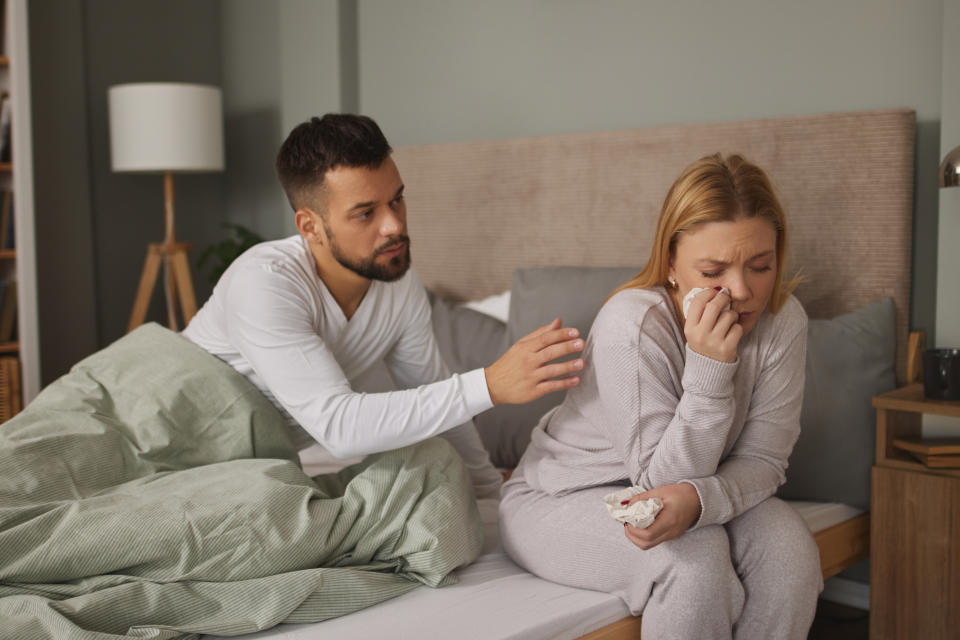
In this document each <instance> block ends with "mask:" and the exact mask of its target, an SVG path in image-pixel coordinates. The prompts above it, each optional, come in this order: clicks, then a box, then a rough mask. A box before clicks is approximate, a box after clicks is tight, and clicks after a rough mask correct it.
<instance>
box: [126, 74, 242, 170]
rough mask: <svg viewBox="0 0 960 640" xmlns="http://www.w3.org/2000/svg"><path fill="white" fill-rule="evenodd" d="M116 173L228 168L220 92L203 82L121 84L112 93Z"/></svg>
mask: <svg viewBox="0 0 960 640" xmlns="http://www.w3.org/2000/svg"><path fill="white" fill-rule="evenodd" d="M107 97H108V102H109V109H110V158H111V164H112V166H113V170H114V171H154V172H155V171H221V170H223V115H222V113H223V111H222V106H221V104H222V99H221V94H220V89H219V88H217V87H212V86H209V85H202V84H184V83H174V82H150V83H135V84H119V85H115V86H113V87H110V89H109V90H108V91H107Z"/></svg>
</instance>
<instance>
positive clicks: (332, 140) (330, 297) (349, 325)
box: [183, 114, 583, 496]
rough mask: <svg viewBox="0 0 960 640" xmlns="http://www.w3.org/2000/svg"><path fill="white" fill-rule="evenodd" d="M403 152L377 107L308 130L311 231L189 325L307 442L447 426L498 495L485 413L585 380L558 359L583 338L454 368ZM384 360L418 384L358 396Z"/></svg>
mask: <svg viewBox="0 0 960 640" xmlns="http://www.w3.org/2000/svg"><path fill="white" fill-rule="evenodd" d="M391 152H392V149H391V148H390V145H389V144H388V143H387V140H386V138H384V136H383V133H382V132H381V131H380V128H379V127H378V126H377V124H376V123H375V122H374V121H373V120H371V119H370V118H367V117H364V116H355V115H337V114H327V115H326V116H324V117H323V118H313V119H311V120H310V121H309V122H305V123H303V124H301V125H299V126H297V127H296V128H295V129H294V130H293V131H292V132H291V133H290V135H289V136H288V137H287V140H286V141H285V142H284V143H283V146H282V147H281V149H280V152H279V154H278V156H277V174H278V177H279V179H280V182H281V184H282V185H283V188H284V190H285V191H286V194H287V199H288V200H289V202H290V205H291V207H292V208H293V211H294V220H295V222H296V225H297V230H298V231H299V235H295V236H292V237H290V238H286V239H283V240H277V241H272V242H265V243H262V244H260V245H257V246H256V247H254V248H252V249H251V250H249V251H247V252H246V253H245V254H243V255H242V256H241V257H239V258H238V259H237V260H236V261H235V262H234V263H233V264H232V265H231V266H230V268H229V269H227V271H226V272H225V273H224V274H223V276H222V277H221V279H220V281H219V283H218V284H217V286H216V288H215V289H214V291H213V295H212V296H211V297H210V299H209V300H208V301H207V303H206V304H205V305H204V306H203V308H202V309H201V310H200V312H199V313H198V314H197V315H196V317H194V318H193V320H192V321H191V323H190V324H189V326H188V327H187V328H186V329H185V330H184V332H183V334H184V336H186V337H187V338H189V339H190V340H192V341H193V342H195V343H197V344H198V345H200V346H201V347H203V348H205V349H206V350H207V351H209V352H210V353H212V354H214V355H216V356H218V357H219V358H221V359H222V360H224V361H226V362H227V363H229V364H230V365H231V366H233V367H234V368H235V369H236V370H237V371H239V372H240V373H242V374H243V375H245V376H246V377H247V378H249V379H250V380H251V381H252V382H253V383H254V384H255V385H256V386H257V387H258V388H259V389H260V390H261V391H263V393H264V394H266V396H267V397H269V398H270V399H271V400H272V401H273V402H274V404H275V405H276V406H277V407H278V408H279V409H280V410H281V411H282V412H283V413H284V414H285V415H286V416H287V417H288V418H289V419H290V421H291V426H292V427H293V436H294V440H295V442H296V443H297V445H298V446H299V447H301V448H303V447H305V446H308V445H310V444H313V442H314V441H315V442H319V443H320V444H321V445H322V446H324V447H325V448H326V449H327V450H328V451H330V452H331V453H332V454H333V455H334V456H335V457H337V458H348V457H352V456H360V455H366V454H370V453H375V452H379V451H386V450H390V449H396V448H399V447H403V446H406V445H410V444H413V443H415V442H419V441H421V440H425V439H427V438H430V437H432V436H437V435H442V436H444V437H445V438H447V439H448V440H449V441H450V442H451V444H453V445H454V447H455V448H456V449H457V450H458V451H459V453H460V455H461V457H463V459H464V462H465V463H466V466H467V469H468V471H469V472H470V476H471V480H472V482H473V485H474V491H475V493H476V495H478V496H489V495H496V494H497V493H498V492H499V487H500V482H501V479H500V475H499V473H497V471H496V470H495V469H494V468H493V466H492V465H491V464H490V461H489V457H488V456H487V453H486V451H485V450H484V449H483V446H482V444H481V443H480V439H479V437H478V436H477V433H476V429H475V428H474V426H473V424H472V422H471V419H472V417H473V416H474V415H476V414H478V413H480V412H482V411H485V410H487V409H489V408H490V407H491V406H493V405H494V404H502V403H509V404H522V403H526V402H530V401H532V400H535V399H536V398H539V397H540V396H542V395H544V394H546V393H549V392H551V391H557V390H560V389H569V388H570V387H573V386H574V385H576V384H578V383H579V382H580V379H579V377H578V376H575V375H569V374H574V373H576V372H577V371H579V370H580V369H582V367H583V361H582V360H581V359H576V360H573V361H569V362H564V363H556V364H551V361H553V360H555V359H557V358H559V357H562V356H565V355H568V354H571V353H575V352H577V351H580V350H581V349H582V348H583V342H582V340H580V339H579V337H578V333H577V330H576V329H572V328H571V329H563V328H561V325H560V321H559V319H558V320H554V321H553V322H552V323H551V324H549V325H547V326H544V327H541V328H540V329H538V330H537V331H534V332H533V333H531V334H530V335H528V336H526V337H524V338H522V339H521V340H519V341H518V342H517V343H516V344H514V345H513V346H512V347H510V349H509V350H508V351H507V352H506V353H505V354H504V355H503V356H502V357H501V358H500V359H499V360H497V361H496V362H495V363H493V364H492V365H490V366H489V367H486V368H485V369H476V370H474V371H470V372H467V373H465V374H462V375H454V376H450V373H449V371H448V369H447V367H446V365H445V364H444V362H443V361H442V359H441V356H440V352H439V350H438V348H437V344H436V340H435V339H434V335H433V329H432V326H431V323H430V305H429V303H428V301H427V296H426V292H425V291H424V288H423V285H422V283H421V282H420V280H419V278H418V277H417V275H416V273H415V272H413V271H411V270H409V268H410V238H409V237H408V235H407V215H406V204H405V203H404V196H403V187H404V185H403V181H402V180H401V178H400V173H399V171H398V170H397V166H396V165H395V164H394V162H393V160H392V159H391V157H390V154H391ZM381 361H382V362H384V363H385V364H386V366H387V369H388V370H389V372H390V375H391V377H392V378H393V379H394V381H395V382H396V384H397V386H398V387H399V388H401V389H404V390H402V391H394V392H389V393H372V394H368V393H359V392H357V391H356V390H355V387H356V386H358V385H359V386H362V382H363V379H364V377H365V376H366V375H368V374H369V372H370V371H371V370H372V369H373V368H374V367H375V365H377V364H378V363H379V362H381ZM562 376H567V377H562ZM458 425H459V426H458Z"/></svg>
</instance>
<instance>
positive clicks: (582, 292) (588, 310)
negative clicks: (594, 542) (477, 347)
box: [475, 267, 639, 467]
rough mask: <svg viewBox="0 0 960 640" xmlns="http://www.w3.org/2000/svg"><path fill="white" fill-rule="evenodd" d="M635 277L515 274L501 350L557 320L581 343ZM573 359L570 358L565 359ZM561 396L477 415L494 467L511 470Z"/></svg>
mask: <svg viewBox="0 0 960 640" xmlns="http://www.w3.org/2000/svg"><path fill="white" fill-rule="evenodd" d="M638 271H639V269H637V268H636V267H542V268H530V269H517V270H515V271H514V272H513V283H512V285H511V287H510V314H509V319H508V321H507V336H506V337H507V340H506V345H505V347H509V346H510V345H512V344H513V343H514V342H516V341H517V340H519V339H520V338H522V337H524V336H525V335H527V334H528V333H530V332H531V331H533V330H534V329H536V328H538V327H542V326H543V325H545V324H547V323H548V322H550V321H551V320H553V319H554V318H557V317H559V318H560V319H561V320H563V326H565V327H576V328H577V329H579V330H580V335H581V336H582V337H584V338H586V337H587V334H589V333H590V327H591V326H592V325H593V319H594V318H595V317H596V315H597V312H598V311H600V307H602V306H603V303H604V301H606V299H607V297H608V296H609V295H610V294H611V293H613V290H614V289H616V288H617V287H619V286H620V285H621V284H623V283H624V282H626V281H627V280H629V279H630V278H632V277H633V276H635V275H637V272H638ZM573 357H576V356H570V358H573ZM566 359H569V358H566ZM565 396H566V392H565V391H557V392H554V393H549V394H547V395H545V396H543V397H542V398H539V399H537V400H534V401H533V402H530V403H527V404H523V405H500V406H497V407H494V408H493V409H491V410H490V411H487V412H485V413H483V414H480V416H478V417H477V419H476V420H475V423H476V425H477V429H478V430H479V431H480V437H481V438H483V439H484V443H485V444H487V443H488V442H489V444H488V447H487V450H488V451H490V455H491V458H492V459H493V461H494V464H496V465H498V466H502V467H515V466H516V465H517V463H518V462H519V461H520V456H522V455H523V452H524V450H526V448H527V445H528V444H529V443H530V432H531V431H533V428H534V427H535V426H537V423H538V422H539V421H540V418H541V417H542V416H543V414H545V413H546V412H547V411H549V410H550V409H552V408H553V407H555V406H557V405H558V404H560V403H561V402H563V399H564V397H565ZM491 447H492V448H491Z"/></svg>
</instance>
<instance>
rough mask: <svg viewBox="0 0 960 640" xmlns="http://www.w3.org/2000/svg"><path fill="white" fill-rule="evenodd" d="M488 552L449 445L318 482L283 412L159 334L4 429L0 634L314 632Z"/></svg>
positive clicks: (173, 337)
mask: <svg viewBox="0 0 960 640" xmlns="http://www.w3.org/2000/svg"><path fill="white" fill-rule="evenodd" d="M357 428H358V429H359V428H362V425H357ZM481 543H482V529H481V525H480V520H479V516H478V514H477V510H476V506H475V504H474V502H473V499H472V493H471V490H470V486H469V481H468V478H467V476H466V472H465V471H464V468H463V466H462V464H461V462H460V459H459V457H458V456H457V455H456V453H455V452H454V451H453V449H452V448H451V447H450V446H449V445H448V444H447V443H446V442H445V441H443V440H439V439H433V440H429V441H427V442H424V443H421V444H419V445H416V446H412V447H407V448H404V449H400V450H398V451H393V452H389V453H384V454H378V455H374V456H370V457H368V458H367V459H366V460H364V462H362V463H361V464H359V465H355V466H352V467H349V468H347V469H345V470H344V471H342V472H341V473H339V474H337V475H331V476H320V477H317V478H313V479H311V478H309V477H307V476H306V475H305V474H304V473H303V471H301V469H300V466H299V464H298V462H297V455H296V451H295V450H294V448H293V447H292V445H291V444H290V442H289V440H288V439H287V436H286V425H285V421H284V419H283V417H282V416H281V415H280V414H279V413H278V412H277V411H276V409H275V408H274V407H273V405H272V404H271V403H270V402H269V401H268V400H267V399H266V398H264V397H263V396H262V395H261V394H260V393H259V392H258V391H257V390H256V389H255V388H254V387H253V386H252V385H251V384H250V383H249V382H248V381H247V380H246V379H245V378H244V377H242V376H241V375H239V374H237V373H236V372H235V371H234V370H233V369H231V368H230V367H229V366H227V365H226V364H224V363H222V362H220V361H219V360H217V359H216V358H214V357H212V356H210V355H209V354H207V353H206V352H205V351H203V350H202V349H200V348H198V347H196V346H195V345H193V344H192V343H190V342H189V341H187V340H186V339H184V338H182V337H180V336H179V335H177V334H175V333H172V332H170V331H167V330H166V329H163V328H161V327H159V326H157V325H147V326H144V327H141V328H140V329H138V330H137V331H135V332H133V333H131V334H130V335H128V336H127V337H125V338H123V339H121V340H119V341H117V342H116V343H114V344H113V345H111V346H110V347H108V348H107V349H104V350H103V351H101V352H99V353H96V354H94V355H93V356H90V357H89V358H87V359H86V360H84V361H82V362H81V363H79V364H78V365H76V366H75V367H74V368H73V370H72V371H71V372H70V373H69V374H68V375H66V376H64V377H63V378H61V379H60V380H58V381H56V382H55V383H53V384H52V385H50V386H49V387H48V388H47V389H45V390H44V391H43V393H41V394H40V395H39V396H38V397H37V398H36V399H35V400H34V401H33V402H32V403H31V404H30V405H29V406H28V407H27V408H26V409H25V410H24V411H23V412H22V413H21V414H20V415H19V416H17V417H16V418H15V419H14V420H11V421H10V422H7V423H5V424H3V425H0V638H4V639H5V638H16V639H17V640H27V639H30V638H57V639H61V638H77V639H80V638H83V639H86V638H90V639H94V638H96V639H100V638H111V637H127V638H181V637H192V635H193V634H202V633H214V634H221V635H234V634H242V633H248V632H252V631H257V630H260V629H265V628H268V627H271V626H273V625H275V624H278V623H281V622H312V621H320V620H324V619H327V618H331V617H334V616H339V615H343V614H345V613H349V612H351V611H356V610H358V609H361V608H363V607H367V606H369V605H372V604H375V603H377V602H381V601H383V600H386V599H388V598H392V597H394V596H397V595H399V594H401V593H404V592H406V591H409V590H410V589H413V588H414V587H416V586H417V585H418V584H427V585H430V586H440V585H443V584H445V583H446V582H448V581H450V580H451V577H450V576H449V574H450V572H451V571H452V570H453V569H455V568H457V567H459V566H462V565H464V564H467V563H469V562H471V561H472V560H473V559H475V558H476V557H477V555H478V554H479V553H480V548H481Z"/></svg>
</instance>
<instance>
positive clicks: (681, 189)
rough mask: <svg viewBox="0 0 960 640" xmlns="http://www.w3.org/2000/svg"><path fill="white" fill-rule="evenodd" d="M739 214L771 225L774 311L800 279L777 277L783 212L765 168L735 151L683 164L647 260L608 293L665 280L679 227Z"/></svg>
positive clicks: (783, 248) (783, 245) (783, 246)
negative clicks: (774, 239)
mask: <svg viewBox="0 0 960 640" xmlns="http://www.w3.org/2000/svg"><path fill="white" fill-rule="evenodd" d="M739 218H762V219H764V220H769V221H770V222H771V223H772V224H773V226H774V228H775V229H776V231H777V272H776V281H775V284H774V287H773V292H772V293H771V295H770V303H769V308H770V311H771V312H772V313H776V312H778V311H779V310H780V308H781V307H783V305H784V303H785V302H786V301H787V298H789V297H790V293H791V292H792V291H793V290H794V289H795V288H796V286H797V284H799V281H800V278H799V277H797V276H795V277H793V278H792V279H791V280H790V281H789V282H784V281H783V272H784V263H785V262H786V255H787V225H786V216H785V215H784V212H783V206H782V205H781V204H780V200H779V199H778V198H777V196H776V193H775V192H774V190H773V185H772V184H771V183H770V179H769V178H768V177H767V174H766V173H764V171H763V169H761V168H760V167H758V166H757V165H755V164H753V163H751V162H749V161H747V160H746V159H745V158H744V157H743V156H741V155H738V154H732V155H729V156H727V157H726V158H724V157H723V156H721V155H720V154H719V153H715V154H714V155H712V156H706V157H704V158H701V159H700V160H698V161H696V162H694V163H693V164H691V165H690V166H689V167H687V168H686V169H684V171H683V173H682V174H680V177H679V178H677V180H676V182H674V183H673V186H672V187H670V191H668V192H667V197H666V199H665V200H664V201H663V208H662V209H661V210H660V220H659V221H658V222H657V232H656V235H655V237H654V241H653V249H652V250H651V251H650V258H649V260H647V265H646V266H645V267H644V268H643V271H641V272H640V273H639V274H637V276H636V277H635V278H633V279H631V280H629V281H628V282H625V283H624V284H622V285H620V286H619V287H618V288H617V290H616V291H614V292H613V293H614V294H616V293H618V292H620V291H623V290H624V289H642V288H645V287H652V286H656V285H664V286H666V285H667V277H668V275H669V273H670V259H671V257H672V256H673V252H674V250H675V249H676V245H677V239H678V236H679V235H680V234H681V233H683V232H684V231H687V230H688V229H690V228H692V227H693V226H695V225H698V224H702V223H705V222H731V221H733V220H736V219H739Z"/></svg>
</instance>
